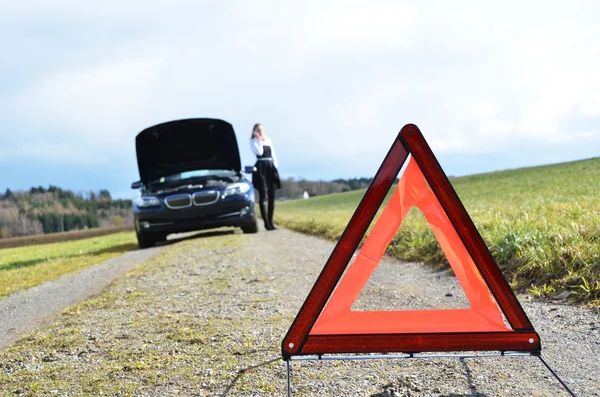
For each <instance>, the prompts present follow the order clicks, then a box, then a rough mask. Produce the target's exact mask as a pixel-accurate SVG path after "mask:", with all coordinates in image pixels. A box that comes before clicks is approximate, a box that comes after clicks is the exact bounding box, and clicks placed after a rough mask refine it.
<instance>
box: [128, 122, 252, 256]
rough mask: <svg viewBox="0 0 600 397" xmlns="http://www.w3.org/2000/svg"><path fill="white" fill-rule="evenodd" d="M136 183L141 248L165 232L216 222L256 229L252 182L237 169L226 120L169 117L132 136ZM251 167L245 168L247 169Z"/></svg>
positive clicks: (234, 143) (211, 225)
mask: <svg viewBox="0 0 600 397" xmlns="http://www.w3.org/2000/svg"><path fill="white" fill-rule="evenodd" d="M135 146H136V152H137V162H138V168H139V171H140V181H138V182H134V183H133V184H132V185H131V187H132V188H134V189H139V188H141V192H140V195H139V197H136V198H135V199H134V200H133V213H134V218H135V230H136V234H137V239H138V244H139V246H140V248H147V247H151V246H154V245H155V243H156V242H157V241H163V240H165V239H166V238H167V235H168V234H170V233H181V232H189V231H194V230H201V229H208V228H215V227H221V226H235V227H241V228H242V230H243V231H244V233H256V232H257V231H258V226H257V223H256V211H255V206H254V187H253V186H252V183H251V182H250V181H248V180H247V179H246V178H245V177H244V175H243V174H242V172H241V162H240V152H239V149H238V145H237V140H236V137H235V133H234V131H233V127H232V126H231V124H229V123H227V122H225V121H223V120H217V119H187V120H176V121H170V122H167V123H163V124H158V125H155V126H152V127H149V128H146V129H145V130H143V131H142V132H140V133H139V134H138V136H137V137H136V138H135ZM252 168H253V167H250V170H249V171H250V172H251V169H252Z"/></svg>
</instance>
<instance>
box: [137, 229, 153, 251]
mask: <svg viewBox="0 0 600 397" xmlns="http://www.w3.org/2000/svg"><path fill="white" fill-rule="evenodd" d="M136 235H137V241H138V247H140V248H142V249H143V248H150V247H154V245H155V244H156V241H154V239H153V238H152V237H151V236H149V235H147V234H146V233H143V232H137V233H136Z"/></svg>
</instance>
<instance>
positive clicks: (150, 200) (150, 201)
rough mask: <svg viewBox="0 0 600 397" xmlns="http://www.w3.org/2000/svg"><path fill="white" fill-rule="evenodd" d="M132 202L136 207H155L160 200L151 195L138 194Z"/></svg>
mask: <svg viewBox="0 0 600 397" xmlns="http://www.w3.org/2000/svg"><path fill="white" fill-rule="evenodd" d="M133 204H134V205H135V206H136V207H138V208H146V207H157V206H159V205H160V200H159V199H158V198H156V197H152V196H140V197H136V198H135V199H134V200H133Z"/></svg>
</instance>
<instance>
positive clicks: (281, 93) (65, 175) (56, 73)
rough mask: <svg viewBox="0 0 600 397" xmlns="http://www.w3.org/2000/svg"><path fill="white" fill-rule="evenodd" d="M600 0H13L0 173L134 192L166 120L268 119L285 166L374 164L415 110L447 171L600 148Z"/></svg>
mask: <svg viewBox="0 0 600 397" xmlns="http://www.w3.org/2000/svg"><path fill="white" fill-rule="evenodd" d="M599 21H600V2H598V1H595V0H590V1H562V2H549V1H526V2H523V1H509V0H507V1H502V2H482V1H472V2H468V1H452V2H448V1H421V2H400V1H362V2H357V1H309V2H294V4H292V2H285V1H210V2H209V1H206V2H204V1H129V2H126V1H98V2H82V1H72V2H66V1H26V0H25V1H16V0H14V1H9V0H0V57H1V62H0V191H4V190H5V189H6V188H7V187H9V188H11V189H26V188H29V187H30V186H32V185H36V186H37V185H43V186H47V185H49V184H54V185H58V186H61V187H64V188H69V189H73V190H75V191H85V190H98V189H100V188H107V189H109V190H110V191H111V192H112V193H113V195H114V196H118V197H130V196H133V195H134V194H135V192H134V191H132V190H130V189H129V185H130V184H131V182H133V181H135V180H137V179H139V176H138V171H137V165H136V159H135V147H134V138H135V135H136V134H137V133H138V132H140V131H141V130H142V129H144V128H146V127H148V126H150V125H153V124H157V123H160V122H164V121H168V120H173V119H181V118H190V117H215V118H222V119H224V120H227V121H229V122H230V123H231V124H233V126H234V128H235V130H236V134H237V138H238V143H239V146H240V152H241V154H242V163H243V164H248V165H250V164H253V162H254V158H253V155H252V153H251V152H250V149H249V147H248V139H249V136H250V132H251V128H252V125H253V124H254V123H255V122H261V123H263V125H264V127H265V130H266V132H267V134H268V135H270V137H271V139H272V140H273V142H274V145H275V147H276V149H277V153H278V157H279V163H280V172H281V174H282V176H284V177H289V176H294V177H304V178H307V179H323V180H328V179H334V178H337V177H344V178H347V177H361V176H365V177H371V176H373V174H374V173H375V171H376V170H377V168H378V166H379V165H380V163H381V160H382V159H383V157H384V155H385V153H387V151H388V149H389V147H390V145H391V143H392V141H393V139H394V137H395V136H396V135H397V133H398V131H399V130H400V128H401V127H402V126H403V125H404V124H406V123H415V124H417V125H418V126H419V127H420V128H421V130H422V131H423V134H424V135H425V138H426V139H427V140H428V142H429V143H430V145H431V146H432V148H433V150H434V153H435V154H436V155H437V156H438V159H439V160H440V162H441V164H442V167H443V168H444V170H445V171H446V173H447V174H449V175H466V174H474V173H480V172H486V171H493V170H499V169H506V168H516V167H522V166H530V165H539V164H548V163H555V162H562V161H569V160H577V159H583V158H590V157H597V156H598V155H599V149H600V73H599V71H600V23H599Z"/></svg>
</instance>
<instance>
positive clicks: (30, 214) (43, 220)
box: [0, 185, 133, 238]
mask: <svg viewBox="0 0 600 397" xmlns="http://www.w3.org/2000/svg"><path fill="white" fill-rule="evenodd" d="M132 223H133V214H132V211H131V201H129V200H122V199H119V200H113V199H112V197H111V195H110V192H109V191H108V190H105V189H102V190H100V191H99V192H87V193H77V194H76V193H74V192H72V191H70V190H65V189H61V188H59V187H57V186H52V185H50V186H49V187H48V188H44V187H43V186H38V187H32V188H31V189H29V190H27V191H14V192H13V191H12V190H10V189H6V191H5V192H4V193H0V238H6V237H15V236H28V235H35V234H43V233H55V232H66V231H69V230H75V229H88V228H96V227H106V226H124V225H127V224H132Z"/></svg>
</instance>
